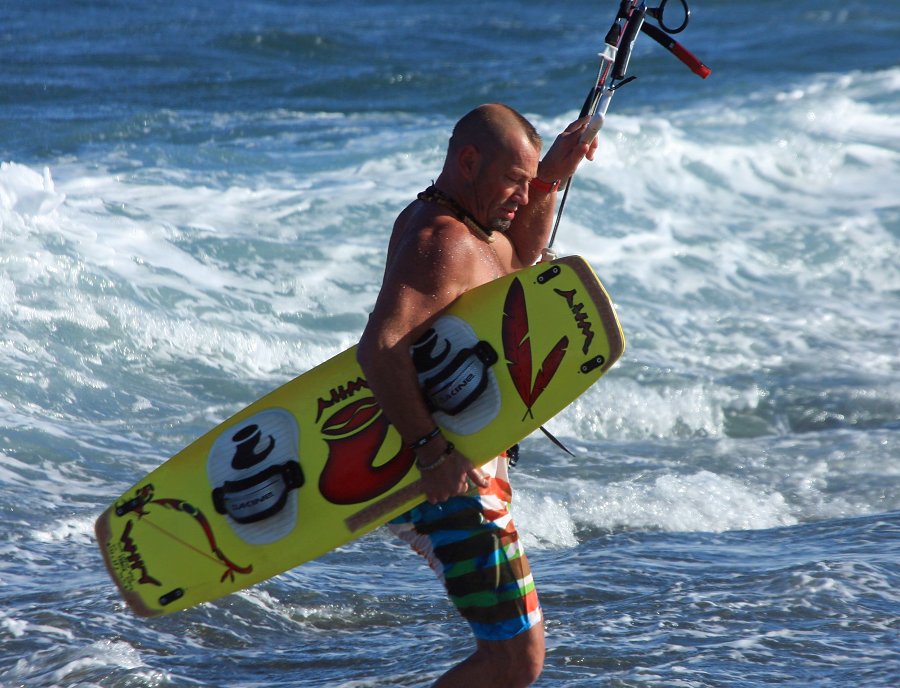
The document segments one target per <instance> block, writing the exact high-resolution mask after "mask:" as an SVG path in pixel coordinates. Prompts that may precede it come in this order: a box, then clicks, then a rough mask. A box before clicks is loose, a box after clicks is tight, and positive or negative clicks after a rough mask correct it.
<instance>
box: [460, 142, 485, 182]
mask: <svg viewBox="0 0 900 688" xmlns="http://www.w3.org/2000/svg"><path fill="white" fill-rule="evenodd" d="M456 162H457V165H459V173H460V174H461V175H462V177H463V179H465V180H466V181H473V180H474V179H475V178H476V177H477V176H478V171H479V170H480V169H481V153H480V152H479V151H478V149H477V148H476V147H475V146H473V145H472V144H469V145H467V146H463V147H462V150H460V151H459V155H458V156H457V158H456Z"/></svg>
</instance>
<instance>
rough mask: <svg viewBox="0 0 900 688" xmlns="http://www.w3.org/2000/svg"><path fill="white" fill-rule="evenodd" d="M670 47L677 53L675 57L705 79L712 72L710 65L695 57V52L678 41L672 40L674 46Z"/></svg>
mask: <svg viewBox="0 0 900 688" xmlns="http://www.w3.org/2000/svg"><path fill="white" fill-rule="evenodd" d="M669 49H670V50H671V51H672V52H673V53H675V57H677V58H678V59H679V60H681V61H682V62H684V63H685V64H686V65H687V66H688V68H689V69H690V70H691V71H692V72H693V73H694V74H696V75H697V76H699V77H700V78H701V79H705V78H706V77H708V76H709V75H710V74H712V70H711V69H710V68H709V67H707V66H706V65H705V64H703V63H702V62H701V61H700V60H698V59H697V58H696V57H694V54H693V53H691V52H690V51H689V50H688V49H687V48H685V47H684V46H683V45H681V43H679V42H678V41H672V47H671V48H669Z"/></svg>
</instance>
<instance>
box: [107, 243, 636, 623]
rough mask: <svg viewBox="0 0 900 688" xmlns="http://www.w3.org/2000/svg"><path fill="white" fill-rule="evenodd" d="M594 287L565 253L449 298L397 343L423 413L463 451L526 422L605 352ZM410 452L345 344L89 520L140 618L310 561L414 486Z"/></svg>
mask: <svg viewBox="0 0 900 688" xmlns="http://www.w3.org/2000/svg"><path fill="white" fill-rule="evenodd" d="M624 345H625V342H624V337H623V335H622V330H621V326H620V325H619V321H618V319H617V317H616V314H615V311H614V309H613V306H612V303H611V302H610V299H609V296H608V295H607V293H606V291H605V290H604V288H603V286H602V285H601V284H600V281H599V280H598V279H597V276H596V275H595V274H594V272H593V270H592V269H591V267H590V266H589V265H588V264H587V262H585V261H584V260H583V259H582V258H579V257H577V256H573V257H569V258H562V259H560V260H556V261H553V262H551V263H541V264H538V265H536V266H533V267H531V268H528V269H525V270H521V271H519V272H516V273H514V274H512V275H507V276H506V277H503V278H501V279H498V280H496V281H494V282H491V283H489V284H485V285H483V286H481V287H479V288H477V289H474V290H472V291H470V292H468V293H466V294H464V295H463V296H461V297H460V298H459V299H458V300H457V301H455V302H454V303H453V304H452V306H451V307H450V308H449V309H448V310H447V312H446V313H445V314H444V315H442V316H441V317H440V318H439V319H438V320H437V321H436V322H435V324H434V326H433V327H432V329H431V330H429V332H427V333H426V334H425V335H424V336H423V337H422V339H420V340H419V341H418V342H417V343H416V345H415V346H414V347H413V348H412V351H411V352H410V353H411V355H412V357H413V360H414V362H415V364H416V369H417V371H419V380H420V382H421V384H422V389H423V392H424V394H425V396H426V398H427V399H428V401H429V403H430V404H431V406H432V410H433V415H434V419H435V422H436V423H437V424H438V425H439V426H440V427H441V429H442V430H443V432H444V435H445V436H446V437H447V439H449V440H450V441H452V442H453V443H454V444H455V445H456V446H457V447H458V448H459V449H460V451H462V452H463V453H464V454H465V455H466V456H468V457H469V458H470V459H472V460H473V462H475V463H477V464H482V463H485V462H487V461H489V460H490V459H491V458H493V457H494V456H496V455H498V454H500V453H501V452H503V451H504V450H506V449H507V448H508V447H510V446H512V445H513V444H515V443H516V442H518V441H519V440H521V439H522V438H523V437H525V436H527V435H528V434H530V433H531V432H533V431H534V430H535V429H537V428H538V427H539V426H540V425H541V424H542V423H544V422H546V421H547V420H549V419H550V418H552V417H553V416H554V415H556V414H557V413H559V411H561V410H562V409H563V408H565V407H566V406H567V405H568V404H570V403H571V402H572V401H573V400H574V399H576V398H577V397H578V396H579V395H581V394H582V393H583V392H584V391H585V390H586V389H587V388H588V387H590V386H591V385H592V384H593V383H594V382H595V381H596V380H597V379H598V378H599V377H600V376H601V375H603V373H605V372H606V371H607V370H608V369H609V367H610V366H611V365H612V364H613V363H614V362H615V361H616V360H617V359H618V358H619V357H620V356H621V354H622V351H623V349H624ZM414 462H415V457H414V455H413V452H412V450H410V449H409V448H408V447H406V446H404V445H403V443H402V442H401V440H400V436H399V435H398V434H397V432H396V431H395V430H394V428H393V427H392V426H391V425H390V424H389V423H388V421H387V419H386V418H385V417H384V414H383V413H382V412H381V409H380V408H379V406H378V404H377V403H376V402H375V399H374V398H373V396H372V393H371V391H370V390H369V386H368V384H367V383H366V380H365V378H364V377H363V374H362V371H361V370H360V368H359V365H358V363H357V362H356V348H355V347H353V348H351V349H349V350H347V351H345V352H343V353H341V354H338V355H337V356H335V357H334V358H332V359H330V360H328V361H326V362H325V363H322V364H321V365H319V366H318V367H316V368H314V369H312V370H310V371H308V372H306V373H304V374H303V375H300V376H299V377H297V378H296V379H294V380H292V381H291V382H289V383H287V384H286V385H284V386H282V387H281V388H279V389H277V390H275V391H274V392H272V393H270V394H268V395H267V396H265V397H263V398H262V399H260V400H258V401H256V402H255V403H253V404H251V405H250V406H248V407H247V408H245V409H244V410H243V411H240V412H239V413H237V414H235V415H234V416H232V417H231V418H229V419H228V420H227V421H225V422H224V423H222V424H221V425H219V426H218V427H216V428H214V429H213V430H211V431H210V432H209V433H207V434H206V435H204V436H203V437H201V438H200V439H198V440H196V441H195V442H194V443H193V444H191V445H190V446H188V447H187V448H185V449H184V450H182V451H181V452H179V453H178V454H176V455H175V456H174V457H172V458H171V459H170V460H169V461H167V462H166V463H164V464H163V465H162V466H160V467H159V468H157V469H156V470H154V471H153V472H152V473H150V474H149V475H148V476H147V477H145V478H144V479H142V480H141V481H140V482H138V483H137V484H136V485H135V486H134V487H133V488H131V489H130V490H128V491H127V492H126V493H125V494H124V495H122V496H121V497H120V498H119V499H117V500H116V501H115V502H114V503H113V505H112V506H110V507H109V508H108V509H107V510H106V511H105V512H104V513H103V514H102V515H101V516H100V518H99V519H97V524H96V532H97V540H98V544H99V546H100V550H101V551H102V553H103V558H104V560H105V562H106V566H107V568H108V569H109V572H110V574H111V575H112V577H113V579H114V580H115V582H116V584H117V585H118V586H119V589H120V591H121V593H122V595H123V597H124V598H125V601H126V602H127V603H128V604H129V606H130V607H131V608H132V609H133V610H134V611H135V612H136V613H137V614H140V615H142V616H156V615H159V614H167V613H170V612H174V611H177V610H179V609H185V608H187V607H191V606H194V605H196V604H200V603H201V602H206V601H209V600H213V599H216V598H218V597H221V596H223V595H226V594H228V593H231V592H234V591H235V590H240V589H242V588H246V587H248V586H250V585H252V584H254V583H257V582H259V581H262V580H265V579H267V578H270V577H272V576H275V575H277V574H279V573H282V572H284V571H286V570H288V569H290V568H293V567H295V566H298V565H299V564H302V563H303V562H305V561H309V560H310V559H314V558H316V557H318V556H320V555H322V554H325V553H326V552H329V551H331V550H333V549H335V548H336V547H339V546H340V545H342V544H344V543H346V542H349V541H350V540H353V539H354V538H357V537H359V536H361V535H363V534H364V533H367V532H369V531H370V530H372V529H374V528H376V527H377V526H379V525H381V524H383V523H385V522H386V521H388V520H389V519H391V518H393V517H395V516H397V515H399V514H401V513H403V512H404V511H406V510H407V509H409V508H411V507H413V506H415V505H416V504H417V503H419V502H421V501H422V500H423V494H422V491H421V489H420V485H419V483H418V481H417V478H418V475H419V472H418V470H416V469H415V468H414Z"/></svg>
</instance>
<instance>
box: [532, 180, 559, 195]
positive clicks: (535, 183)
mask: <svg viewBox="0 0 900 688" xmlns="http://www.w3.org/2000/svg"><path fill="white" fill-rule="evenodd" d="M561 181H562V180H561V179H554V180H553V181H552V182H545V181H544V180H543V179H539V178H538V177H535V178H534V179H532V180H531V181H530V182H528V185H529V186H530V187H531V188H532V189H534V190H535V191H540V192H541V193H553V192H554V191H556V190H557V189H558V188H559V183H560V182H561Z"/></svg>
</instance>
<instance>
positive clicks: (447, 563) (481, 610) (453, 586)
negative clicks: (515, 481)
mask: <svg viewBox="0 0 900 688" xmlns="http://www.w3.org/2000/svg"><path fill="white" fill-rule="evenodd" d="M481 470H482V471H484V472H485V473H487V474H488V475H490V476H491V480H490V484H489V485H488V487H486V488H475V487H473V488H472V489H471V490H470V491H469V492H467V493H466V494H464V495H460V496H458V497H453V498H451V499H449V500H447V501H446V502H442V503H440V504H429V503H428V502H424V503H422V504H420V505H419V506H416V507H414V508H413V509H411V510H410V511H407V512H406V513H405V514H402V515H401V516H399V517H397V518H395V519H394V520H393V521H391V522H390V523H389V524H388V527H389V528H390V529H391V531H392V532H394V533H395V534H396V535H398V536H399V537H400V538H401V539H402V540H404V541H405V542H407V543H409V544H410V545H411V546H412V548H413V549H414V550H415V551H416V552H418V553H419V554H421V555H422V556H424V557H425V559H426V560H427V561H428V564H429V566H431V568H432V569H433V570H434V571H435V573H436V574H437V575H438V578H440V579H441V581H442V582H443V584H444V587H445V588H446V589H447V595H448V596H449V598H450V601H451V602H452V603H453V604H454V606H456V608H457V610H458V611H459V612H460V614H462V616H463V617H464V618H465V619H466V620H467V621H468V622H469V625H470V626H471V627H472V631H473V633H474V634H475V637H476V638H478V639H480V640H508V639H510V638H512V637H514V636H516V635H518V634H519V633H522V632H523V631H526V630H528V629H529V628H531V627H532V626H534V625H535V624H537V623H539V622H540V621H541V618H542V616H541V608H540V604H539V603H538V597H537V591H536V590H535V587H534V580H533V578H532V576H531V568H530V567H529V565H528V558H527V557H526V556H525V551H524V549H523V548H522V543H521V542H520V541H519V534H518V533H517V532H516V527H515V525H514V524H513V520H512V516H511V515H510V513H509V504H510V502H511V501H512V490H511V488H510V484H509V476H508V473H507V459H506V457H505V456H503V457H497V458H496V459H494V460H493V461H490V462H489V463H487V464H486V465H484V466H482V468H481Z"/></svg>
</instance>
